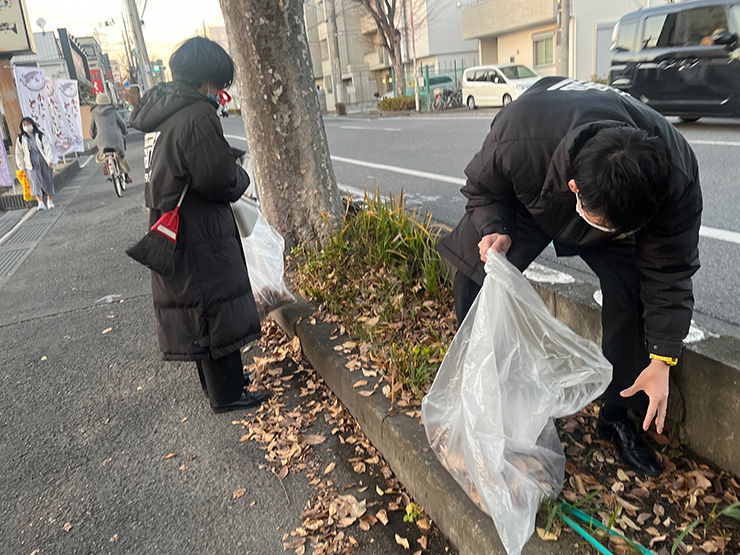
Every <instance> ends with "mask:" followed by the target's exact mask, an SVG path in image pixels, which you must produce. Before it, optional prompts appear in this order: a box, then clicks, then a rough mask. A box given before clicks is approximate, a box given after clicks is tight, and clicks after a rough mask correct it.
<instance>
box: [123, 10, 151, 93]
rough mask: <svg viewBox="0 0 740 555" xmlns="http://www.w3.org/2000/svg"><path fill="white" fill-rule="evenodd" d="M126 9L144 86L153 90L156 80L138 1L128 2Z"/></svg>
mask: <svg viewBox="0 0 740 555" xmlns="http://www.w3.org/2000/svg"><path fill="white" fill-rule="evenodd" d="M126 7H127V8H128V16H129V23H130V25H131V30H132V31H133V34H134V44H136V54H137V56H138V58H139V69H140V70H141V73H142V74H143V78H144V82H143V83H142V85H143V86H145V87H146V89H151V88H152V87H153V86H154V78H153V77H152V70H151V68H150V67H149V53H148V52H147V50H146V42H145V41H144V32H143V31H142V30H141V18H140V17H139V8H138V7H137V6H136V0H126Z"/></svg>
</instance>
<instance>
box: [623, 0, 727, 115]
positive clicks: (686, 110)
mask: <svg viewBox="0 0 740 555" xmlns="http://www.w3.org/2000/svg"><path fill="white" fill-rule="evenodd" d="M738 32H740V2H739V1H738V0H724V1H721V0H719V1H718V0H699V1H693V2H681V3H678V4H667V5H665V6H660V7H657V8H650V9H645V10H638V11H636V12H632V13H629V14H627V15H625V16H624V17H623V18H622V19H620V20H619V23H618V24H617V26H616V27H615V29H614V35H613V37H612V63H611V68H610V69H609V84H610V85H612V86H613V87H615V88H617V89H621V90H623V91H626V92H628V93H630V94H631V95H632V96H634V97H636V98H639V99H640V100H642V101H643V102H645V103H646V104H647V105H649V106H651V107H652V108H654V109H655V110H657V111H658V112H660V113H662V114H664V115H672V116H680V117H681V119H683V120H684V121H696V120H698V119H699V118H700V117H702V116H712V117H740V39H739V38H738Z"/></svg>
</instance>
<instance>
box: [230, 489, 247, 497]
mask: <svg viewBox="0 0 740 555" xmlns="http://www.w3.org/2000/svg"><path fill="white" fill-rule="evenodd" d="M245 493H247V489H246V488H239V489H238V490H236V491H235V492H234V493H233V494H232V496H231V499H240V498H241V497H244V494H245Z"/></svg>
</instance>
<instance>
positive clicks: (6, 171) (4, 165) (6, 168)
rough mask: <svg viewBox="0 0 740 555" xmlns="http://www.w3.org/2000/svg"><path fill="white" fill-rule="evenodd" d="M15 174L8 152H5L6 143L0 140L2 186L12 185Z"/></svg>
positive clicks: (0, 181)
mask: <svg viewBox="0 0 740 555" xmlns="http://www.w3.org/2000/svg"><path fill="white" fill-rule="evenodd" d="M12 186H13V174H12V173H11V171H10V162H9V161H8V153H7V152H5V143H4V142H3V141H0V187H12Z"/></svg>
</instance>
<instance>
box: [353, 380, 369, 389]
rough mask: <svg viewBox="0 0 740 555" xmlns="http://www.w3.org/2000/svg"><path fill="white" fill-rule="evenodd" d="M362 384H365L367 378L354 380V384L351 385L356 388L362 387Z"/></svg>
mask: <svg viewBox="0 0 740 555" xmlns="http://www.w3.org/2000/svg"><path fill="white" fill-rule="evenodd" d="M363 385H367V380H357V381H356V382H355V385H353V386H352V387H354V388H355V389H357V388H358V387H362V386H363Z"/></svg>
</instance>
